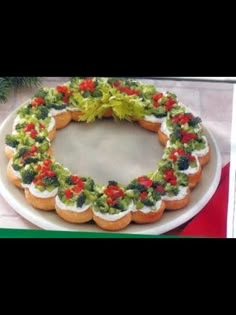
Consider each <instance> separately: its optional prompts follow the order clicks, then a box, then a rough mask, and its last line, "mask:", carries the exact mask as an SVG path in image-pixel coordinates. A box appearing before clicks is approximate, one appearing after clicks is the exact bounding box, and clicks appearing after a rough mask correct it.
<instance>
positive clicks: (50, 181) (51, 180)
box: [42, 176, 58, 186]
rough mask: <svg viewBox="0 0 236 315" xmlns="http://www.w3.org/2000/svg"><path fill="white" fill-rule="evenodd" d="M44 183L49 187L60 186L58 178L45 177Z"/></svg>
mask: <svg viewBox="0 0 236 315" xmlns="http://www.w3.org/2000/svg"><path fill="white" fill-rule="evenodd" d="M42 182H43V183H44V185H46V186H49V185H57V184H58V180H57V177H56V176H52V177H49V176H45V177H44V178H43V180H42Z"/></svg>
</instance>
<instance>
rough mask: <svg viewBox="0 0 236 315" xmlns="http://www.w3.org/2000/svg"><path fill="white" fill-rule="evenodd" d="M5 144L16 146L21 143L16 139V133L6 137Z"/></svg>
mask: <svg viewBox="0 0 236 315" xmlns="http://www.w3.org/2000/svg"><path fill="white" fill-rule="evenodd" d="M5 144H6V145H8V146H9V147H12V148H16V147H17V146H18V144H19V141H18V140H17V139H16V136H14V135H7V136H6V138H5Z"/></svg>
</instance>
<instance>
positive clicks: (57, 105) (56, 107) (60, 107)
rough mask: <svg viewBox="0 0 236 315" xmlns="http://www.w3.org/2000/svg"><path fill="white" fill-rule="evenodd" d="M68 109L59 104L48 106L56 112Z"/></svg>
mask: <svg viewBox="0 0 236 315" xmlns="http://www.w3.org/2000/svg"><path fill="white" fill-rule="evenodd" d="M66 107H67V105H65V104H62V105H59V104H49V105H47V108H49V109H52V108H53V109H55V110H62V109H65V108H66Z"/></svg>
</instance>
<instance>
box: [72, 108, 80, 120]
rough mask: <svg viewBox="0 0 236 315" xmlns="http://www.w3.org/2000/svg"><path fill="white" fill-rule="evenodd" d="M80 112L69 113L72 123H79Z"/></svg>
mask: <svg viewBox="0 0 236 315" xmlns="http://www.w3.org/2000/svg"><path fill="white" fill-rule="evenodd" d="M81 114H82V112H81V111H79V110H78V111H72V112H71V119H72V120H73V121H79V117H80V116H81Z"/></svg>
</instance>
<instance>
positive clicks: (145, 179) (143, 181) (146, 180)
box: [138, 177, 153, 187]
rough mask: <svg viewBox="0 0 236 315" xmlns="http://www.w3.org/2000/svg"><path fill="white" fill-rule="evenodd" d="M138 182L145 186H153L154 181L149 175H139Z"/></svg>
mask: <svg viewBox="0 0 236 315" xmlns="http://www.w3.org/2000/svg"><path fill="white" fill-rule="evenodd" d="M138 182H139V183H140V184H142V185H143V186H145V187H151V186H152V184H153V181H152V180H151V179H150V178H148V177H139V178H138Z"/></svg>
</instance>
